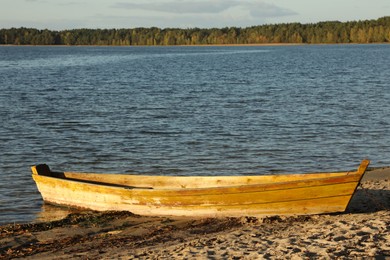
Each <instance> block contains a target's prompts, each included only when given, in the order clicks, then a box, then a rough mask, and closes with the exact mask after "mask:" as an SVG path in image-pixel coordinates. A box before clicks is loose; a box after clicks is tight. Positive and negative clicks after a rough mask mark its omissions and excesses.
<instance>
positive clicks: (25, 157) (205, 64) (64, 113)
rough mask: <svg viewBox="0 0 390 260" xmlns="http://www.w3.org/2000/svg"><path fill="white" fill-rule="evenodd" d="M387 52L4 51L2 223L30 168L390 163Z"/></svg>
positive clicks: (33, 198)
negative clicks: (41, 165)
mask: <svg viewBox="0 0 390 260" xmlns="http://www.w3.org/2000/svg"><path fill="white" fill-rule="evenodd" d="M389 57H390V46H389V45H340V46H336V45H330V46H278V47H266V46H264V47H156V48H155V47H4V46H2V47H0V121H1V125H0V156H1V160H0V224H5V223H14V222H26V221H33V220H35V219H36V218H38V219H39V218H40V216H42V214H44V213H45V212H50V214H52V215H55V214H56V211H55V210H54V211H53V210H52V209H51V208H48V207H47V206H46V205H43V203H42V199H41V197H40V195H39V193H38V191H37V189H36V186H35V184H34V183H33V181H32V179H31V174H30V166H31V165H33V164H37V163H47V164H49V165H50V166H51V168H52V169H54V170H67V171H87V172H122V173H136V174H157V175H161V174H166V175H220V174H224V175H243V174H271V173H275V174H278V173H280V172H311V171H327V170H331V171H337V170H349V169H355V168H356V167H357V166H358V164H359V163H360V161H361V159H363V158H370V159H371V160H372V165H373V166H387V165H390V156H389V155H390V116H389V112H390V102H389V100H390V83H389V82H390V81H389V79H390V66H389Z"/></svg>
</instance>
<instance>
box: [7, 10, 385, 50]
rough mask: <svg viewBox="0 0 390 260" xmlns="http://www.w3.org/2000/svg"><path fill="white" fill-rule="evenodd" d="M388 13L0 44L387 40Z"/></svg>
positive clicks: (26, 36) (80, 32) (90, 32)
mask: <svg viewBox="0 0 390 260" xmlns="http://www.w3.org/2000/svg"><path fill="white" fill-rule="evenodd" d="M388 42H390V16H386V17H382V18H379V19H376V20H364V21H351V22H339V21H329V22H318V23H310V24H301V23H283V24H270V25H259V26H252V27H246V28H239V27H225V28H212V29H201V28H188V29H178V28H165V29H160V28H157V27H151V28H133V29H72V30H62V31H53V30H47V29H45V30H38V29H34V28H24V27H22V28H10V29H0V44H2V45H5V44H7V45H115V46H130V45H131V46H135V45H148V46H158V45H212V44H218V45H224V44H273V43H275V44H278V43H280V44H288V43H291V44H328V43H329V44H331V43H388Z"/></svg>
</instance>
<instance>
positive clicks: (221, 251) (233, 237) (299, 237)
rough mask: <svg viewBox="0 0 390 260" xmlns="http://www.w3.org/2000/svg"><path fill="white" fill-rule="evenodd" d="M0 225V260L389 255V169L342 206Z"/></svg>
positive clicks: (372, 175) (90, 215)
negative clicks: (298, 212)
mask: <svg viewBox="0 0 390 260" xmlns="http://www.w3.org/2000/svg"><path fill="white" fill-rule="evenodd" d="M0 231H1V233H0V234H1V235H0V259H14V258H23V259H69V258H72V259H165V258H167V259H172V258H174V259H262V258H266V259H282V258H283V259H284V258H288V259H302V258H304V259H309V258H314V259H335V258H337V259H350V258H374V259H390V168H389V167H386V168H377V169H371V170H370V171H368V172H367V173H366V175H365V176H364V179H363V181H362V185H361V186H360V187H359V188H358V190H357V192H356V194H355V195H354V197H353V199H352V201H351V203H350V205H349V207H348V208H347V210H346V212H344V213H337V214H324V215H312V216H296V217H284V216H275V217H269V218H264V219H257V218H253V217H245V216H243V217H240V218H220V219H216V218H202V219H199V218H184V217H145V216H138V215H133V214H131V213H129V212H105V213H98V212H90V211H84V212H76V213H72V214H70V215H68V216H67V217H65V218H64V219H61V220H56V221H50V222H40V223H29V224H11V225H5V226H1V227H0Z"/></svg>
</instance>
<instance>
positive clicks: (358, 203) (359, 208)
mask: <svg viewBox="0 0 390 260" xmlns="http://www.w3.org/2000/svg"><path fill="white" fill-rule="evenodd" d="M381 210H390V190H377V189H358V190H357V191H356V192H355V194H354V195H353V197H352V199H351V202H350V203H349V205H348V207H347V210H346V213H374V212H378V211H381Z"/></svg>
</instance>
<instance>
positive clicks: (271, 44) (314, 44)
mask: <svg viewBox="0 0 390 260" xmlns="http://www.w3.org/2000/svg"><path fill="white" fill-rule="evenodd" d="M387 44H390V42H382V43H253V44H193V45H64V44H63V45H56V44H52V45H33V44H25V45H23V44H20V45H17V44H0V47H1V46H4V47H28V46H31V47H262V46H264V47H267V46H270V47H272V46H321V45H387Z"/></svg>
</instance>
